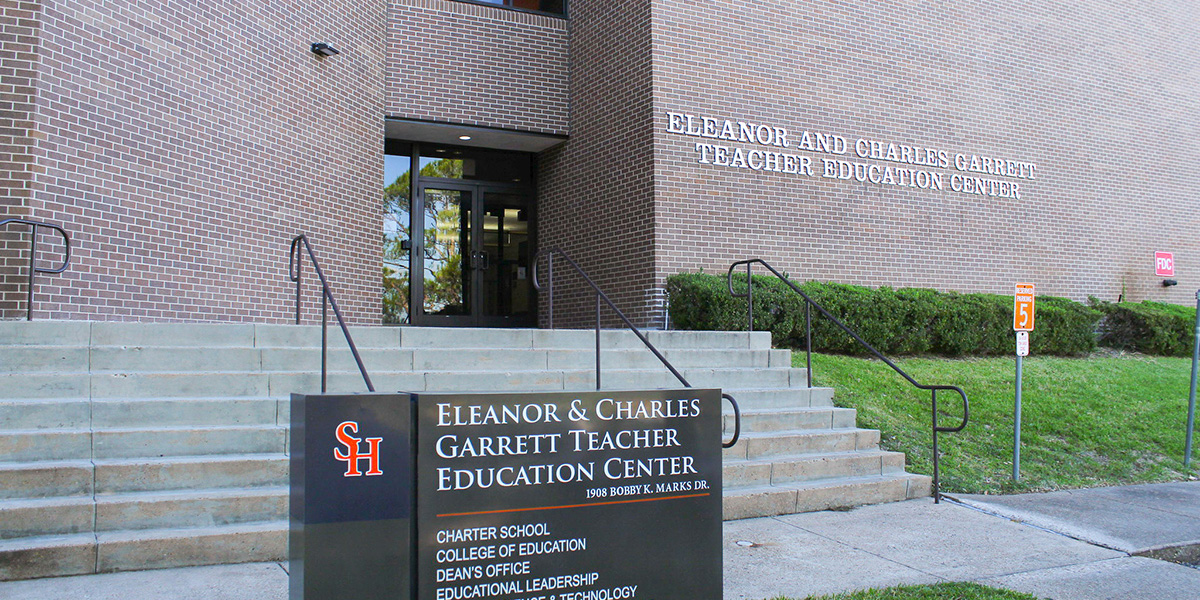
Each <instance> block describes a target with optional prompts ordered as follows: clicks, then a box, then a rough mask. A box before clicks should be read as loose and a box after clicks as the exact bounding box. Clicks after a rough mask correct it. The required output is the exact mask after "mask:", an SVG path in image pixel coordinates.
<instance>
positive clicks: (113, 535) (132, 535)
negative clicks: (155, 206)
mask: <svg viewBox="0 0 1200 600" xmlns="http://www.w3.org/2000/svg"><path fill="white" fill-rule="evenodd" d="M287 530H288V522H287V520H284V519H281V520H277V521H251V522H247V523H230V524H228V525H212V526H205V527H165V528H158V529H135V530H125V531H99V532H96V538H97V539H98V540H99V542H100V543H101V544H105V543H113V542H123V541H133V540H141V539H151V538H153V539H187V538H197V537H203V536H206V535H223V534H227V533H230V532H234V531H237V532H246V533H250V532H277V531H283V532H287Z"/></svg>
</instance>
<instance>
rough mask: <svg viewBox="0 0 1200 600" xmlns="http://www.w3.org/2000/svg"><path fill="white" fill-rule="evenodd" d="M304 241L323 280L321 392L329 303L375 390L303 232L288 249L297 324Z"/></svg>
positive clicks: (319, 276) (368, 385) (356, 360)
mask: <svg viewBox="0 0 1200 600" xmlns="http://www.w3.org/2000/svg"><path fill="white" fill-rule="evenodd" d="M301 242H303V243H304V249H305V250H306V251H307V252H308V259H309V260H310V261H312V265H313V270H314V271H316V272H317V277H318V278H320V280H321V393H322V394H324V393H325V389H326V385H325V381H326V376H327V370H326V353H327V344H326V333H325V327H326V323H327V322H328V316H327V314H326V310H325V307H326V305H327V304H328V305H329V306H332V307H333V314H334V316H336V317H337V320H338V325H340V326H341V328H342V334H343V335H345V336H346V343H347V344H348V345H349V346H350V353H351V354H353V355H354V362H355V363H357V364H358V372H359V373H362V377H363V381H364V382H366V384H367V390H369V391H372V392H374V391H375V386H374V385H373V384H372V383H371V377H370V376H369V375H367V368H366V367H365V366H363V361H362V357H361V356H359V354H358V348H357V347H356V346H355V345H354V338H353V337H351V335H350V329H349V328H347V327H346V320H345V319H344V318H342V311H341V309H339V308H338V305H337V300H335V299H334V298H333V290H331V289H330V288H329V281H328V280H327V279H325V273H324V272H323V271H321V265H320V264H319V263H318V262H317V255H316V254H314V253H313V249H312V244H309V243H308V236H306V235H304V234H303V233H301V234H300V235H297V236H296V237H294V238H292V247H291V249H289V250H288V279H290V280H292V281H294V282H296V324H297V325H299V324H300V266H301V265H300V261H301V259H303V256H301V255H300V253H299V247H300V243H301Z"/></svg>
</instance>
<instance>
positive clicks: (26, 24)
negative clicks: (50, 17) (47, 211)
mask: <svg viewBox="0 0 1200 600" xmlns="http://www.w3.org/2000/svg"><path fill="white" fill-rule="evenodd" d="M40 10H41V6H40V5H38V4H37V3H36V2H9V3H5V4H3V5H0V73H2V74H3V75H2V76H0V215H2V216H0V219H3V218H5V217H8V218H12V217H18V218H28V217H29V208H28V206H27V204H28V202H29V198H30V196H31V195H32V186H31V181H32V179H33V176H34V173H35V167H34V164H33V160H34V153H33V145H34V139H35V138H34V133H33V128H34V121H33V120H34V103H35V102H36V98H37V96H36V93H35V91H34V90H35V89H36V85H37V71H36V65H37V61H36V56H37V49H38V45H39V43H40V39H39V35H38V33H39V29H40V26H41V25H40V22H39V20H38V15H39V12H40ZM27 232H28V229H27V228H26V227H25V226H18V225H8V226H7V227H5V228H2V229H0V317H4V316H9V315H14V316H15V315H18V314H22V311H23V310H24V307H25V301H24V294H25V290H26V288H25V284H26V281H27V279H26V275H25V269H26V268H27V265H28V264H29V262H28V261H29V258H28V254H27V252H28V248H29V237H28V233H27ZM18 298H20V300H19V299H18Z"/></svg>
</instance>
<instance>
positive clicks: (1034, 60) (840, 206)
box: [577, 0, 1200, 304]
mask: <svg viewBox="0 0 1200 600" xmlns="http://www.w3.org/2000/svg"><path fill="white" fill-rule="evenodd" d="M884 5H886V8H884ZM735 14H736V15H737V18H736V20H734V21H731V20H730V15H735ZM1198 43H1200V11H1197V10H1196V7H1195V5H1194V4H1193V3H1189V2H1171V3H1158V4H1138V5H1136V6H1134V5H1132V4H1129V3H1104V4H1103V5H1101V4H1097V3H1071V4H1069V5H1067V4H1061V3H1051V4H1046V3H1029V2H1014V1H1007V0H993V1H973V2H965V3H935V4H931V3H927V2H915V1H906V2H887V3H883V2H832V1H817V2H790V3H784V4H782V5H781V4H780V3H777V2H776V3H745V2H733V1H730V0H717V1H714V2H704V3H695V2H690V1H686V0H655V2H654V49H655V57H656V58H655V71H654V80H655V89H654V95H655V111H654V131H655V133H654V145H655V157H656V160H655V171H654V174H655V189H656V191H655V223H656V229H655V244H656V251H657V252H658V262H657V270H656V284H657V285H662V283H663V280H664V278H665V277H666V276H667V275H669V274H671V273H676V272H680V271H693V270H696V269H701V268H703V269H704V270H705V271H706V272H724V270H725V269H726V268H727V267H728V265H729V263H730V262H731V261H733V260H736V259H738V258H742V257H753V256H757V257H762V258H765V259H767V260H769V261H772V262H774V263H775V264H776V265H777V266H778V267H779V268H781V269H785V270H787V271H788V272H790V274H791V275H792V276H794V277H796V278H799V279H820V280H835V281H841V282H847V283H857V284H866V285H872V286H877V285H884V284H886V285H892V286H929V287H936V288H942V289H955V290H965V291H986V292H998V293H1012V285H1013V283H1014V282H1016V281H1032V282H1035V283H1036V284H1037V286H1038V287H1037V289H1038V292H1039V294H1055V295H1064V296H1069V297H1072V298H1075V299H1078V300H1083V299H1085V298H1086V297H1087V296H1088V295H1095V296H1097V297H1100V298H1103V299H1106V300H1115V299H1117V297H1118V295H1119V294H1121V293H1122V291H1124V293H1125V297H1126V298H1127V299H1133V300H1141V299H1144V298H1151V299H1156V300H1164V301H1170V302H1176V303H1181V304H1190V303H1192V302H1194V301H1195V299H1194V293H1195V290H1196V289H1197V287H1200V236H1198V235H1197V231H1200V206H1198V204H1197V202H1196V197H1197V191H1196V190H1197V189H1200V169H1197V168H1196V164H1197V163H1196V157H1197V156H1198V155H1200V135H1197V133H1198V132H1200V130H1198V125H1197V124H1198V123H1200V99H1198V98H1200V97H1198V96H1197V94H1196V93H1195V92H1196V90H1200V54H1197V53H1196V47H1197V44H1198ZM577 101H578V99H577ZM668 111H677V112H686V113H693V114H697V115H703V116H710V117H717V118H721V119H736V120H743V121H750V122H755V123H767V124H770V125H774V126H780V127H785V128H787V129H789V130H790V131H791V132H792V136H793V141H792V145H791V148H789V149H776V150H779V151H783V152H790V153H794V154H796V155H800V156H807V157H811V159H812V161H813V163H814V166H813V169H814V171H815V176H812V177H808V176H800V175H794V174H786V173H776V172H764V171H753V170H750V169H745V168H733V167H722V166H715V165H713V164H700V163H699V162H698V158H699V157H698V155H697V151H696V148H695V144H696V143H697V142H706V143H713V142H716V143H720V144H724V145H727V146H730V147H732V148H742V149H744V150H754V149H758V150H763V149H766V147H764V146H761V145H758V144H752V143H740V142H720V141H715V140H708V139H700V138H696V137H691V136H686V135H680V134H675V133H668V132H666V131H665V130H666V128H667V126H668V123H667V117H666V112H668ZM803 130H808V131H813V132H824V133H833V134H838V135H842V136H844V137H845V138H846V139H847V140H849V141H850V143H854V140H856V139H858V138H864V139H870V140H882V141H886V142H894V143H897V144H906V145H911V146H919V147H932V148H937V149H942V150H945V151H947V152H948V154H949V158H950V160H951V164H950V165H949V167H948V168H934V169H929V170H931V171H937V172H941V173H944V176H945V188H946V191H944V192H935V191H927V190H921V189H918V188H912V187H897V186H885V185H876V184H873V183H870V182H868V183H859V182H857V181H854V180H852V181H841V180H834V179H826V178H824V177H822V176H821V175H822V172H821V162H820V159H821V158H826V157H829V155H827V154H824V153H817V152H809V151H799V150H797V149H796V147H795V146H796V143H795V138H796V136H798V134H799V133H800V132H801V131H803ZM955 153H965V154H968V155H970V154H982V155H986V156H1000V157H1006V158H1009V159H1015V160H1021V161H1026V162H1030V163H1034V164H1036V165H1037V167H1038V169H1037V171H1036V178H1035V179H1033V180H1023V179H1018V178H1011V177H1006V176H997V177H992V176H987V175H984V176H983V177H988V178H991V179H996V180H1005V181H1010V182H1018V183H1019V184H1020V185H1021V199H1020V200H1016V199H1012V198H999V197H990V196H975V195H967V194H961V193H955V192H953V191H950V181H949V179H950V177H951V175H954V174H961V172H960V171H957V170H956V169H955V168H954V165H953V157H954V154H955ZM833 158H840V159H845V160H849V161H856V162H862V163H871V164H878V165H881V166H889V165H890V166H903V165H898V164H897V163H889V162H887V161H882V160H863V159H859V158H857V157H855V156H853V150H851V152H850V154H849V155H848V156H841V157H833ZM1156 250H1168V251H1173V252H1174V253H1175V257H1176V259H1177V262H1178V266H1177V274H1178V277H1177V279H1179V281H1180V285H1179V286H1178V287H1175V288H1169V289H1164V288H1162V287H1161V285H1160V282H1161V280H1162V278H1161V277H1156V276H1154V271H1153V254H1154V251H1156Z"/></svg>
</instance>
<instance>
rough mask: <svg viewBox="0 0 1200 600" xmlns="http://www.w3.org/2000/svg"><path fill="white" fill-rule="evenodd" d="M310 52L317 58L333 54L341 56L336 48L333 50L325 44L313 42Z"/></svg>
mask: <svg viewBox="0 0 1200 600" xmlns="http://www.w3.org/2000/svg"><path fill="white" fill-rule="evenodd" d="M312 52H313V54H316V55H318V56H333V55H335V54H341V52H338V49H337V48H334V47H333V46H330V45H329V44H326V43H325V42H313V45H312Z"/></svg>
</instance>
